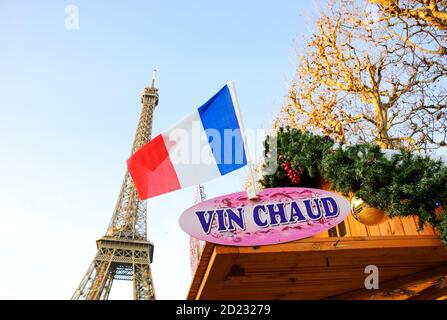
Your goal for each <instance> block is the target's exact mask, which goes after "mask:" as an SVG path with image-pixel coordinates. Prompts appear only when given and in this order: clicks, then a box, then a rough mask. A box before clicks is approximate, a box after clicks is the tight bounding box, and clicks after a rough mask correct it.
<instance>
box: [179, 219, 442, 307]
mask: <svg viewBox="0 0 447 320" xmlns="http://www.w3.org/2000/svg"><path fill="white" fill-rule="evenodd" d="M417 226H418V221H417V219H416V218H413V217H408V218H394V219H389V218H388V219H386V220H385V221H384V222H382V223H381V224H379V225H376V226H366V225H363V224H361V223H359V222H358V221H357V220H355V219H354V217H353V216H352V215H349V216H348V218H347V219H346V220H345V221H344V222H343V223H341V224H339V225H338V226H337V227H336V228H333V229H331V230H329V231H326V232H323V233H320V234H318V235H316V236H313V237H310V238H306V239H302V240H298V241H294V242H289V243H283V244H277V245H268V246H260V247H230V246H222V245H214V244H212V243H206V244H205V245H204V247H203V248H202V252H201V257H200V260H199V263H198V267H197V269H196V272H195V274H194V277H193V279H192V284H191V287H190V290H189V293H188V296H187V298H188V299H191V300H209V299H261V300H264V299H269V300H270V299H274V300H277V299H390V300H407V299H421V300H433V299H438V300H444V299H447V249H446V246H445V245H444V244H443V243H442V242H441V241H440V239H439V236H438V234H437V232H436V231H435V230H433V228H432V227H430V226H425V228H424V230H422V231H418V227H417ZM368 265H375V266H377V267H378V269H379V279H380V286H379V289H377V290H374V289H371V290H367V289H365V286H364V282H365V278H366V277H367V276H368V274H365V267H366V266H368Z"/></svg>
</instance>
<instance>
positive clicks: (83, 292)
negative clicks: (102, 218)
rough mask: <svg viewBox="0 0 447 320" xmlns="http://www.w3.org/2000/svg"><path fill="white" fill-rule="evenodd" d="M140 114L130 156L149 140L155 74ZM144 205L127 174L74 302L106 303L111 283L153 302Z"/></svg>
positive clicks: (150, 250)
mask: <svg viewBox="0 0 447 320" xmlns="http://www.w3.org/2000/svg"><path fill="white" fill-rule="evenodd" d="M141 103H142V111H141V116H140V120H139V123H138V128H137V132H136V134H135V140H134V143H133V146H132V153H131V154H133V153H134V152H135V151H137V150H138V149H140V148H141V147H142V146H143V145H144V144H146V143H147V142H148V141H149V140H150V139H151V133H152V116H153V112H154V109H155V107H156V106H157V105H158V89H156V88H155V71H154V75H153V78H152V85H151V86H150V87H146V88H144V90H143V92H142V94H141ZM146 213H147V206H146V201H141V200H139V198H138V194H137V191H136V189H135V185H134V183H133V181H132V178H131V176H130V174H129V172H128V171H126V174H125V176H124V181H123V184H122V187H121V192H120V194H119V197H118V201H117V203H116V207H115V211H114V213H113V217H112V220H111V221H110V224H109V227H108V229H107V232H106V235H105V236H103V237H102V238H101V239H99V240H97V241H96V246H97V248H98V252H97V254H96V256H95V258H94V259H93V262H92V263H91V264H90V267H89V268H88V270H87V272H86V274H85V276H84V277H83V279H82V281H81V283H80V284H79V286H78V288H77V289H76V291H75V293H74V294H73V296H72V299H74V300H77V299H79V300H107V299H108V297H109V294H110V290H111V288H112V284H113V280H115V279H117V280H132V281H133V295H134V299H135V300H153V299H155V290H154V284H153V281H152V272H151V263H152V257H153V251H154V246H153V244H152V243H151V242H149V241H148V240H147V224H146V217H147V216H146Z"/></svg>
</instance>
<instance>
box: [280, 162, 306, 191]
mask: <svg viewBox="0 0 447 320" xmlns="http://www.w3.org/2000/svg"><path fill="white" fill-rule="evenodd" d="M280 157H282V156H280ZM281 168H283V169H284V171H285V172H286V174H287V177H288V178H289V179H290V181H292V183H293V184H298V183H300V181H301V175H302V173H303V172H302V171H301V170H294V169H293V167H292V164H291V163H290V161H284V162H283V163H282V164H281Z"/></svg>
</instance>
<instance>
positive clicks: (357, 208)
mask: <svg viewBox="0 0 447 320" xmlns="http://www.w3.org/2000/svg"><path fill="white" fill-rule="evenodd" d="M351 213H352V215H353V216H354V218H355V219H356V220H357V221H358V222H360V223H362V224H365V225H367V226H374V225H378V224H381V223H382V222H384V221H385V220H386V215H385V212H383V211H382V210H379V209H377V208H372V207H370V206H369V205H367V204H366V203H365V202H364V201H363V200H362V199H360V198H356V197H353V198H352V200H351Z"/></svg>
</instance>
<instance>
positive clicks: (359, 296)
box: [326, 264, 447, 300]
mask: <svg viewBox="0 0 447 320" xmlns="http://www.w3.org/2000/svg"><path fill="white" fill-rule="evenodd" d="M446 275H447V264H444V265H442V266H438V267H435V268H431V269H428V270H424V271H421V272H417V273H414V274H411V275H408V276H404V277H399V278H396V279H393V280H389V281H387V282H385V283H383V284H380V289H379V290H366V289H360V290H355V291H351V292H347V293H343V294H340V295H335V296H332V297H328V298H326V299H329V300H345V299H348V300H350V299H352V300H364V299H368V300H370V299H391V298H394V299H395V300H405V299H408V298H411V297H413V296H414V295H415V294H418V293H419V292H422V291H423V290H426V289H428V288H429V287H430V286H431V282H433V281H434V280H436V279H438V278H439V277H440V276H446ZM402 296H404V297H405V299H403V297H402Z"/></svg>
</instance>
